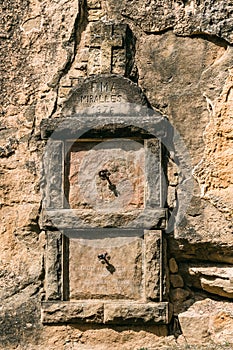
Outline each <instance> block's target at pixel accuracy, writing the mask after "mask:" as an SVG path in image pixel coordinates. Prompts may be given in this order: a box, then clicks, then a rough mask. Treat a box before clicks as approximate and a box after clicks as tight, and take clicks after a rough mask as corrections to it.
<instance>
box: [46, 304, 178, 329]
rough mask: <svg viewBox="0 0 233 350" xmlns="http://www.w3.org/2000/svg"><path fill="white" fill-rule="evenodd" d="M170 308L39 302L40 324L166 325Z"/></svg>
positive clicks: (139, 305) (162, 306) (168, 305)
mask: <svg viewBox="0 0 233 350" xmlns="http://www.w3.org/2000/svg"><path fill="white" fill-rule="evenodd" d="M171 316H172V307H171V304H169V303H168V302H157V303H153V302H148V303H139V302H131V301H119V302H111V301H106V302H102V301H100V300H93V301H86V300H85V301H77V302H68V301H60V302H57V301H56V302H43V303H42V310H41V318H42V323H44V324H58V323H85V322H86V323H103V324H128V323H130V324H132V323H150V324H168V323H169V322H170V320H171Z"/></svg>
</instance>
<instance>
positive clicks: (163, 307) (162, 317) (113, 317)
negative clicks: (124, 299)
mask: <svg viewBox="0 0 233 350" xmlns="http://www.w3.org/2000/svg"><path fill="white" fill-rule="evenodd" d="M170 316H171V313H170V311H169V304H168V303H146V304H143V303H141V304H135V303H132V304H130V303H124V304H123V303H106V304H105V306H104V322H105V323H120V324H123V323H124V322H127V323H128V322H130V323H131V322H146V323H147V322H148V323H150V322H153V323H154V322H155V323H162V324H163V323H165V324H166V323H169V320H170Z"/></svg>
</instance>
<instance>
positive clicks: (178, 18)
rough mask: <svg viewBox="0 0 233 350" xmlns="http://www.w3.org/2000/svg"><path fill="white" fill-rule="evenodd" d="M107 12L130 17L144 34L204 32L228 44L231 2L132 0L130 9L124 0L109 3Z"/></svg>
mask: <svg viewBox="0 0 233 350" xmlns="http://www.w3.org/2000/svg"><path fill="white" fill-rule="evenodd" d="M110 4H111V10H112V11H113V12H115V13H116V15H118V16H119V15H120V14H122V15H123V16H126V17H127V18H130V19H131V21H133V22H134V24H135V25H137V26H139V27H141V28H142V29H143V30H144V31H145V32H147V33H148V32H149V33H156V34H157V33H160V32H163V31H164V30H168V29H173V30H174V32H175V33H177V34H179V35H185V36H187V35H194V34H197V33H203V34H204V33H207V34H209V35H217V36H220V37H222V38H224V39H226V40H228V41H229V42H231V43H232V40H233V37H232V30H231V29H232V19H230V18H228V17H229V16H228V14H230V13H232V2H231V1H230V0H228V1H226V2H225V3H224V4H223V3H222V2H221V1H220V2H219V3H218V4H215V3H214V2H213V1H210V2H206V1H203V2H202V3H200V2H199V1H193V2H186V1H181V2H176V3H173V2H172V1H171V0H169V1H166V2H165V1H163V0H156V1H154V2H149V3H145V2H144V1H143V0H133V1H132V2H131V6H128V3H127V1H126V0H125V1H122V2H120V3H117V5H116V4H115V2H114V1H113V0H111V1H110Z"/></svg>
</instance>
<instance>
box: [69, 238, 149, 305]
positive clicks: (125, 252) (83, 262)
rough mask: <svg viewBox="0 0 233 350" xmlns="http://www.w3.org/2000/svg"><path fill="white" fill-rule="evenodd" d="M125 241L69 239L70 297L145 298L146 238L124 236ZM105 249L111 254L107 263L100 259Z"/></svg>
mask: <svg viewBox="0 0 233 350" xmlns="http://www.w3.org/2000/svg"><path fill="white" fill-rule="evenodd" d="M127 240H128V244H127ZM122 243H123V239H122V237H116V238H104V239H99V240H98V239H96V240H91V241H88V240H86V239H80V238H77V239H70V258H69V266H70V267H69V270H70V281H69V285H70V300H79V299H133V300H138V299H141V298H142V297H143V283H142V281H143V273H142V251H143V249H142V247H143V239H142V238H140V237H134V239H133V240H132V238H127V239H126V238H124V243H125V244H122ZM101 246H104V248H102V249H101ZM105 252H107V253H108V256H109V257H110V259H109V260H108V264H106V263H104V264H103V263H101V260H100V259H99V258H98V255H99V254H101V253H105Z"/></svg>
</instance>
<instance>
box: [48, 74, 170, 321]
mask: <svg viewBox="0 0 233 350" xmlns="http://www.w3.org/2000/svg"><path fill="white" fill-rule="evenodd" d="M41 134H42V137H43V138H44V139H48V140H47V146H46V150H45V153H44V159H43V181H42V194H43V211H42V226H43V228H44V229H45V230H46V232H47V245H46V252H45V253H46V265H45V266H46V273H45V289H46V300H45V301H44V302H42V322H43V323H47V324H50V323H67V322H68V323H71V322H72V323H80V322H88V323H90V322H92V323H104V324H111V323H112V324H124V323H126V324H128V323H130V324H131V323H132V322H133V323H140V322H141V323H156V324H167V323H169V321H170V318H171V308H170V306H169V303H168V302H167V301H166V293H167V285H166V271H167V268H166V240H165V238H164V237H163V229H164V228H165V226H166V209H165V203H166V179H165V176H164V173H165V171H166V150H165V148H164V147H163V143H166V142H165V141H166V138H167V137H168V135H167V127H166V122H165V120H164V118H163V117H162V116H161V115H160V114H158V113H155V112H154V111H153V110H152V109H150V108H149V107H148V104H147V101H146V98H145V96H144V95H143V94H142V93H141V91H140V89H139V88H138V87H137V86H136V85H134V84H132V82H130V81H129V80H128V79H125V78H122V77H119V76H114V75H107V76H106V75H100V76H95V77H92V78H89V79H87V80H85V81H84V82H83V83H82V84H81V86H80V87H79V88H76V89H74V90H73V91H72V93H71V95H70V98H69V99H68V101H67V103H66V106H65V107H64V109H63V112H62V116H61V117H60V118H56V119H53V120H44V121H43V122H42V125H41ZM169 137H170V136H169Z"/></svg>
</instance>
